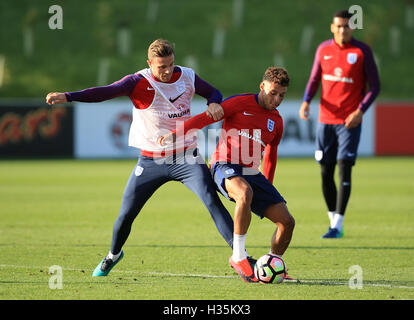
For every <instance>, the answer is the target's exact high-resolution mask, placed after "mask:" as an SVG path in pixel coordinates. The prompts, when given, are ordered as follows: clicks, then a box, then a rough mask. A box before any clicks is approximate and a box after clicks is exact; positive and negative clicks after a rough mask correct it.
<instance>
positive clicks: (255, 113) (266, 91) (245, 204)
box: [159, 67, 295, 282]
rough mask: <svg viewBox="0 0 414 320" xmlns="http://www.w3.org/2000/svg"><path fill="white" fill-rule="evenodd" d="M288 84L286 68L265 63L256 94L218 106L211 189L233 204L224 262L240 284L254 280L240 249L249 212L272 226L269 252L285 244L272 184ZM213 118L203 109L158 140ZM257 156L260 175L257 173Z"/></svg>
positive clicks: (282, 207)
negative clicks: (229, 250)
mask: <svg viewBox="0 0 414 320" xmlns="http://www.w3.org/2000/svg"><path fill="white" fill-rule="evenodd" d="M288 85H289V76H288V73H287V72H286V70H285V69H283V68H277V67H270V68H268V69H267V70H266V72H265V74H264V76H263V81H262V82H261V83H260V92H259V93H258V94H241V95H236V96H233V97H230V98H228V99H226V100H224V101H223V102H222V104H221V106H222V108H223V111H224V117H223V124H222V129H223V130H222V133H221V136H220V140H219V142H218V144H217V148H216V150H215V152H214V154H213V155H212V158H211V161H210V164H212V168H211V171H212V174H213V178H214V181H215V183H216V185H217V188H218V189H219V191H220V192H221V193H222V194H223V195H224V196H225V197H226V198H227V199H229V200H231V201H234V202H235V203H236V206H235V209H234V216H233V219H234V235H233V255H232V256H231V257H230V259H229V263H230V265H231V266H232V267H233V268H234V269H235V270H236V271H237V272H238V274H239V275H240V277H241V278H242V279H243V280H244V281H246V282H257V278H256V277H255V275H254V273H253V269H252V266H251V265H250V264H249V261H248V257H247V254H246V251H245V240H246V234H247V230H248V228H249V225H250V220H251V211H253V212H254V213H255V214H256V215H258V216H259V217H260V218H261V219H262V218H263V217H266V218H268V219H269V220H271V221H272V222H274V223H275V224H276V226H277V228H276V230H275V232H274V234H273V236H272V239H271V250H270V251H271V253H272V254H275V255H278V256H280V257H281V256H282V255H283V254H284V253H285V251H286V249H287V248H288V246H289V243H290V240H291V238H292V233H293V229H294V226H295V220H294V219H293V217H292V216H291V214H290V213H289V211H288V208H287V206H286V201H285V200H284V199H283V197H282V196H281V195H280V193H279V192H278V191H277V190H276V188H275V187H274V186H273V177H274V173H275V169H276V162H277V148H278V145H279V142H280V140H281V138H282V134H283V121H282V117H281V116H280V114H279V112H278V111H277V110H276V108H277V107H278V106H279V105H280V103H281V102H282V101H283V99H284V96H285V93H286V91H287V87H288ZM213 122H215V120H214V119H211V118H209V117H208V116H207V115H206V114H205V113H202V114H199V115H197V116H195V117H193V118H191V119H190V120H187V121H185V122H184V126H183V127H178V128H177V129H176V130H174V131H172V132H171V133H170V134H168V135H166V136H163V137H161V138H160V139H159V141H160V144H161V145H162V144H163V143H165V142H166V141H170V140H173V139H175V138H176V137H178V136H179V135H181V134H184V135H185V134H187V133H189V131H190V130H194V129H201V128H203V127H205V126H207V125H209V124H211V123H213ZM262 159H263V170H262V171H263V174H262V173H260V171H259V166H260V164H261V160H262Z"/></svg>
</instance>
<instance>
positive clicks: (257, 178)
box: [211, 163, 286, 219]
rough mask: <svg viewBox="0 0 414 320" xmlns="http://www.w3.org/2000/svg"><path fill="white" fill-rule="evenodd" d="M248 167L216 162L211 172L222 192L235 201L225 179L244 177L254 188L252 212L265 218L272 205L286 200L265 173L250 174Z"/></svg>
mask: <svg viewBox="0 0 414 320" xmlns="http://www.w3.org/2000/svg"><path fill="white" fill-rule="evenodd" d="M246 169H247V168H246V167H243V166H241V165H239V164H230V163H215V164H214V165H213V167H212V168H211V173H212V175H213V180H214V182H215V183H216V186H217V188H218V190H219V191H220V193H221V194H222V195H223V196H225V197H226V198H227V199H229V200H231V201H233V202H234V200H233V199H232V198H230V197H229V195H228V193H227V191H226V187H225V184H224V179H229V178H231V177H234V176H240V177H243V178H244V179H245V180H246V181H247V182H248V183H249V185H250V187H251V188H252V190H253V200H252V204H251V209H252V212H254V213H255V214H256V215H257V216H259V217H260V219H263V217H264V213H265V211H266V210H267V208H269V206H270V205H272V204H276V203H279V202H285V203H286V201H285V199H283V197H282V196H281V195H280V193H279V192H278V191H277V190H276V188H275V187H274V186H273V184H271V183H270V182H269V180H267V179H266V177H265V176H264V175H263V174H261V173H258V174H251V173H250V174H249V172H247V174H246V172H244V171H245V170H246Z"/></svg>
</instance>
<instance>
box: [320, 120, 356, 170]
mask: <svg viewBox="0 0 414 320" xmlns="http://www.w3.org/2000/svg"><path fill="white" fill-rule="evenodd" d="M360 137H361V124H360V125H358V126H357V127H355V128H352V129H347V128H345V125H343V124H325V123H319V124H318V130H317V135H316V151H315V159H316V161H317V162H319V163H322V164H331V163H336V161H337V160H348V161H350V162H352V163H353V164H355V160H356V158H357V152H358V145H359V139H360Z"/></svg>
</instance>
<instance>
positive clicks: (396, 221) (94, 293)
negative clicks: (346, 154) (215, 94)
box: [0, 158, 414, 300]
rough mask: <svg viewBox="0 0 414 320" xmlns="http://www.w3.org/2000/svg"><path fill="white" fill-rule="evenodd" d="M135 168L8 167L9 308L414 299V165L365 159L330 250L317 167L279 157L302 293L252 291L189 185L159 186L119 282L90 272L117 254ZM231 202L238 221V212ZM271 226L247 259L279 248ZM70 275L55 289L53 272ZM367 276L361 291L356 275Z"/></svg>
mask: <svg viewBox="0 0 414 320" xmlns="http://www.w3.org/2000/svg"><path fill="white" fill-rule="evenodd" d="M134 164H135V161H134V160H121V161H81V160H33V161H29V160H27V161H17V160H15V161H5V160H4V161H1V162H0V250H1V253H2V254H1V257H2V259H1V261H0V299H2V300H9V299H82V300H83V299H140V300H147V299H151V300H166V299H178V300H187V299H196V300H198V299H200V300H204V299H217V300H222V299H225V300H245V299H252V300H272V299H275V300H280V299H322V300H325V299H346V300H348V299H350V300H359V299H375V300H377V299H381V300H382V299H387V300H388V299H390V300H391V299H414V255H413V253H414V252H413V251H414V240H413V234H414V223H413V213H414V201H413V199H414V161H413V158H360V159H358V162H357V165H356V166H355V168H354V172H353V189H352V195H351V201H350V203H349V206H348V210H347V214H346V219H345V237H344V238H343V239H339V240H338V239H335V240H322V239H320V236H321V235H322V234H323V233H324V232H325V231H326V230H327V227H328V219H327V215H326V209H325V205H324V202H323V200H322V194H321V190H320V178H319V168H318V166H317V165H316V164H315V162H314V161H313V160H312V159H309V158H306V159H305V158H304V159H289V158H282V159H279V163H278V168H277V173H276V186H277V188H278V189H279V191H280V192H281V193H282V195H283V196H284V197H285V198H286V199H287V201H288V207H289V209H290V211H291V213H292V214H293V215H294V217H295V219H296V228H295V231H294V236H293V239H292V242H291V246H290V248H289V249H288V250H287V252H286V254H285V255H284V258H285V261H286V263H287V265H288V268H289V274H290V275H291V276H293V277H296V278H298V279H300V280H302V283H301V284H297V283H286V282H285V283H282V284H280V285H259V284H247V283H244V282H243V281H242V280H241V279H240V278H238V277H237V275H236V274H235V273H234V271H233V270H232V269H231V268H230V267H229V266H228V263H227V260H228V257H229V256H230V254H231V251H230V249H229V248H228V247H227V246H226V244H225V242H224V240H223V239H222V238H221V237H220V235H219V233H218V232H217V231H216V229H215V226H214V224H213V222H212V220H211V219H210V217H209V214H208V212H207V211H206V209H205V208H204V207H203V206H202V204H201V202H200V201H199V200H198V199H197V197H196V196H195V195H194V194H192V193H191V192H190V191H189V190H188V189H186V188H185V187H184V186H183V185H181V184H179V183H176V182H170V183H168V184H166V185H164V186H163V187H162V188H160V189H159V190H158V191H157V192H156V193H155V194H154V196H153V197H152V198H151V199H150V201H149V202H148V203H147V204H146V206H145V207H144V209H143V211H142V212H141V213H140V215H139V216H138V218H137V220H135V222H134V225H133V229H132V232H131V235H130V237H129V239H128V241H127V243H126V245H125V247H124V251H125V257H124V259H123V260H122V261H121V262H120V263H119V264H118V265H117V266H116V267H115V268H114V269H113V271H112V272H111V274H110V276H108V277H104V278H92V277H91V273H92V271H93V269H94V268H95V266H96V265H97V264H98V263H99V261H100V260H101V259H102V257H103V256H104V255H105V254H106V253H107V251H108V250H109V246H110V242H111V237H112V225H113V222H114V221H115V218H116V216H117V214H118V210H119V206H120V201H121V197H122V192H123V189H124V186H125V183H126V181H127V178H128V176H129V174H130V172H131V170H132V168H133V166H134ZM221 199H223V202H224V203H225V205H226V206H227V208H228V209H229V210H230V212H232V211H233V208H234V205H233V203H231V202H228V201H227V200H225V199H224V198H221ZM272 232H273V226H272V224H271V223H270V222H269V221H266V220H263V221H260V220H259V219H258V218H257V217H256V216H253V218H252V224H251V226H250V230H249V233H248V238H247V249H248V252H249V254H251V255H254V256H255V257H259V256H261V255H263V254H265V253H267V252H268V250H269V242H270V237H271V234H272ZM53 265H58V266H60V267H62V270H63V274H62V284H63V287H62V289H55V290H53V289H50V288H49V280H50V279H51V277H52V275H51V274H49V267H51V266H53ZM353 265H358V266H360V267H361V268H362V271H363V287H362V289H351V288H350V287H349V285H348V283H349V279H350V278H351V277H352V276H353V275H354V274H352V273H349V268H350V267H351V266H353Z"/></svg>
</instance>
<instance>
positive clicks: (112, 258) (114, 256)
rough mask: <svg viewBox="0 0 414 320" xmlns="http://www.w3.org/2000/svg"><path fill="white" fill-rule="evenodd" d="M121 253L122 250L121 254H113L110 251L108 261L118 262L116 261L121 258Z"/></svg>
mask: <svg viewBox="0 0 414 320" xmlns="http://www.w3.org/2000/svg"><path fill="white" fill-rule="evenodd" d="M121 252H122V250H121V251H119V253H118V254H113V253H112V252H111V251H109V253H108V255H107V256H106V257H107V258H108V259H111V260H112V261H114V262H115V261H116V260H118V258H119V257H120V256H121Z"/></svg>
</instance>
